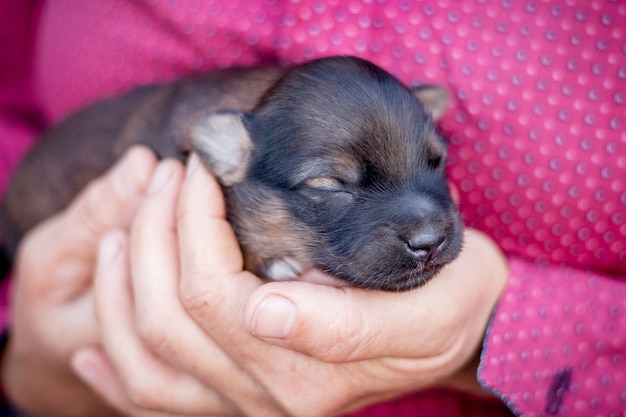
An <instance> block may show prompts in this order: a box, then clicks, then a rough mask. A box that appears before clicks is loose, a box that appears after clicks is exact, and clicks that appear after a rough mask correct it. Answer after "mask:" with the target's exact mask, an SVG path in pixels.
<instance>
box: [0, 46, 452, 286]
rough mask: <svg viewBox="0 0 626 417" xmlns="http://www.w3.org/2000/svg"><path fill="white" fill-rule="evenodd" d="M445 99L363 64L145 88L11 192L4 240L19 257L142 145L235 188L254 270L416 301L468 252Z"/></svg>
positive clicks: (72, 128)
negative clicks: (440, 129) (319, 276)
mask: <svg viewBox="0 0 626 417" xmlns="http://www.w3.org/2000/svg"><path fill="white" fill-rule="evenodd" d="M416 97H417V98H416ZM444 97H445V94H442V90H441V89H440V88H436V87H423V88H418V89H414V90H413V91H412V90H409V89H408V88H406V87H405V86H403V85H402V84H401V83H400V82H399V81H398V80H397V79H396V78H394V77H393V76H392V75H390V74H389V73H387V72H385V71H384V70H382V69H380V68H379V67H377V66H375V65H373V64H371V63H369V62H367V61H364V60H361V59H358V58H353V57H332V58H324V59H319V60H315V61H311V62H309V63H306V64H303V65H301V66H298V67H295V68H292V69H282V68H278V67H260V68H248V69H245V68H241V69H228V70H220V71H214V72H211V73H209V74H207V75H204V76H201V77H198V78H192V79H188V80H184V81H180V82H176V83H170V84H166V85H159V86H149V87H142V88H139V89H136V90H134V91H132V92H130V93H128V94H126V95H124V96H121V97H119V98H114V99H111V100H105V101H101V102H98V103H96V104H94V105H92V106H90V107H88V108H87V109H85V110H83V111H81V112H78V113H76V114H74V115H72V116H70V117H69V118H68V119H66V120H65V121H64V122H62V123H61V124H60V125H59V126H58V127H57V128H55V129H53V130H52V131H51V132H50V133H49V134H48V135H46V137H45V138H43V139H42V140H41V141H40V142H39V143H38V144H37V146H36V147H35V148H34V149H33V151H32V152H31V153H30V154H29V155H28V156H27V157H26V158H25V160H24V162H23V163H22V164H21V165H20V167H19V168H18V170H17V171H16V175H15V177H14V180H13V182H12V184H11V185H10V188H9V190H8V192H7V195H6V198H5V201H4V204H3V207H2V212H1V213H0V226H1V227H2V234H3V237H4V239H5V242H6V244H7V245H8V246H9V248H10V250H12V251H14V250H15V249H16V247H17V244H18V242H19V239H20V238H21V236H22V235H23V234H24V233H25V232H26V231H27V230H28V229H29V228H30V227H32V226H33V225H34V224H35V223H37V222H38V221H40V220H42V219H44V218H46V217H48V216H49V215H50V214H52V213H53V212H55V211H58V210H61V209H62V208H63V207H64V206H65V205H66V204H67V203H68V202H69V201H70V200H71V199H72V198H73V197H74V195H75V194H76V193H77V192H78V190H80V189H81V188H82V187H83V186H84V185H85V184H86V183H87V182H88V181H89V180H90V179H92V178H94V177H95V176H97V175H98V174H100V173H101V172H103V171H104V170H105V169H106V168H108V167H109V166H110V165H111V164H112V163H113V162H114V161H115V160H116V159H117V157H118V156H119V155H120V154H121V153H122V152H123V151H124V150H125V149H127V148H128V147H129V146H130V145H132V144H136V143H142V144H146V145H148V146H149V147H151V148H152V149H154V150H155V151H156V152H157V154H158V155H159V156H161V157H167V156H174V157H179V158H183V157H184V156H185V155H186V154H187V153H188V152H189V151H196V152H197V153H198V154H199V155H200V157H201V160H202V161H203V162H204V164H205V165H206V166H207V168H208V169H209V170H210V171H211V172H212V173H213V174H214V175H215V176H216V177H217V179H218V180H219V181H220V183H221V184H222V186H223V189H224V193H225V196H226V199H227V206H228V212H229V220H230V222H231V223H232V225H233V228H234V230H235V232H236V234H237V237H238V239H239V242H240V244H241V247H242V249H243V251H244V254H245V260H246V268H247V269H248V270H250V271H252V272H254V273H256V274H258V275H259V276H262V277H265V278H269V279H275V280H276V279H277V280H284V279H294V278H297V276H298V274H299V273H300V272H302V271H304V270H307V269H310V268H317V269H320V270H322V271H324V272H326V273H328V274H330V275H332V276H334V277H335V278H337V279H338V280H342V281H344V282H347V283H349V284H350V285H353V286H357V287H362V288H370V289H379V290H387V291H402V290H408V289H411V288H414V287H417V286H419V285H421V284H423V283H425V282H426V281H427V280H429V279H430V278H431V277H433V276H434V275H435V274H436V273H437V272H438V271H439V270H440V269H441V268H442V267H443V266H444V265H445V264H446V263H448V262H450V261H452V260H453V259H454V258H455V257H456V256H457V255H458V253H459V251H460V248H461V234H462V224H461V220H460V217H459V215H458V213H457V211H456V208H455V205H454V203H453V201H452V198H451V196H450V191H449V188H448V184H447V180H446V176H445V160H446V144H445V142H444V140H443V139H442V138H441V136H440V135H439V134H438V133H437V132H436V130H435V128H434V126H433V117H432V116H431V114H430V113H431V112H432V113H434V114H435V115H440V114H441V113H442V112H443V107H444V106H445V99H442V98H444ZM418 99H419V100H418ZM420 102H421V103H420ZM172 139H173V140H172Z"/></svg>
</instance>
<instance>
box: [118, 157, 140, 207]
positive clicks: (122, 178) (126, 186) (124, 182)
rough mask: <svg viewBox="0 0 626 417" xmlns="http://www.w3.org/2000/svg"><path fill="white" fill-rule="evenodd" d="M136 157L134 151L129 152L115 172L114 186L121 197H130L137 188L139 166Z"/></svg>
mask: <svg viewBox="0 0 626 417" xmlns="http://www.w3.org/2000/svg"><path fill="white" fill-rule="evenodd" d="M134 159H135V158H133V153H132V152H131V153H129V154H127V155H126V156H125V157H124V158H123V159H122V160H121V161H120V163H119V165H118V166H117V167H116V168H115V172H114V173H113V187H114V188H115V191H116V192H117V194H118V195H119V196H120V197H128V196H129V195H131V194H132V193H133V191H134V190H135V188H136V187H135V181H136V179H137V168H136V167H135V161H134Z"/></svg>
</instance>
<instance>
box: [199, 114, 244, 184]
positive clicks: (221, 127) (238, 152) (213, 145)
mask: <svg viewBox="0 0 626 417" xmlns="http://www.w3.org/2000/svg"><path fill="white" fill-rule="evenodd" d="M242 115H243V114H242V113H239V112H231V111H223V112H218V113H211V114H209V115H206V116H203V117H200V118H198V119H197V120H196V121H195V122H194V123H193V124H192V126H191V129H190V135H191V143H192V148H193V150H194V151H195V152H197V153H198V155H199V156H200V159H201V160H202V162H203V163H204V164H205V165H206V167H207V168H208V169H209V171H211V173H212V174H213V175H215V177H216V178H217V180H218V181H219V182H220V183H221V184H222V185H223V186H226V187H230V186H232V185H234V184H238V183H240V182H242V181H243V180H244V179H245V177H246V174H247V173H248V166H249V165H250V159H251V155H252V147H253V145H252V140H251V139H250V135H248V131H247V130H246V128H245V127H244V125H243V121H242V119H241V117H242Z"/></svg>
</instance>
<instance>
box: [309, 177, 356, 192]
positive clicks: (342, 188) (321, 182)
mask: <svg viewBox="0 0 626 417" xmlns="http://www.w3.org/2000/svg"><path fill="white" fill-rule="evenodd" d="M304 186H305V187H307V188H311V189H314V190H318V191H331V192H348V188H349V187H348V185H347V184H346V183H345V182H344V181H342V180H340V179H338V178H332V177H317V178H310V179H308V180H306V181H304Z"/></svg>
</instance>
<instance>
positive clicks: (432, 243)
mask: <svg viewBox="0 0 626 417" xmlns="http://www.w3.org/2000/svg"><path fill="white" fill-rule="evenodd" d="M445 241H446V235H445V234H443V232H440V231H435V230H432V231H426V232H424V231H422V232H418V233H415V234H414V235H413V236H411V237H410V238H409V239H407V241H406V245H407V247H408V248H409V251H411V253H412V254H413V256H414V257H415V258H417V259H418V260H419V261H422V262H424V263H426V262H428V261H430V260H431V259H433V258H434V257H435V256H437V254H439V252H440V251H441V249H442V248H443V245H444V242H445Z"/></svg>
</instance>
